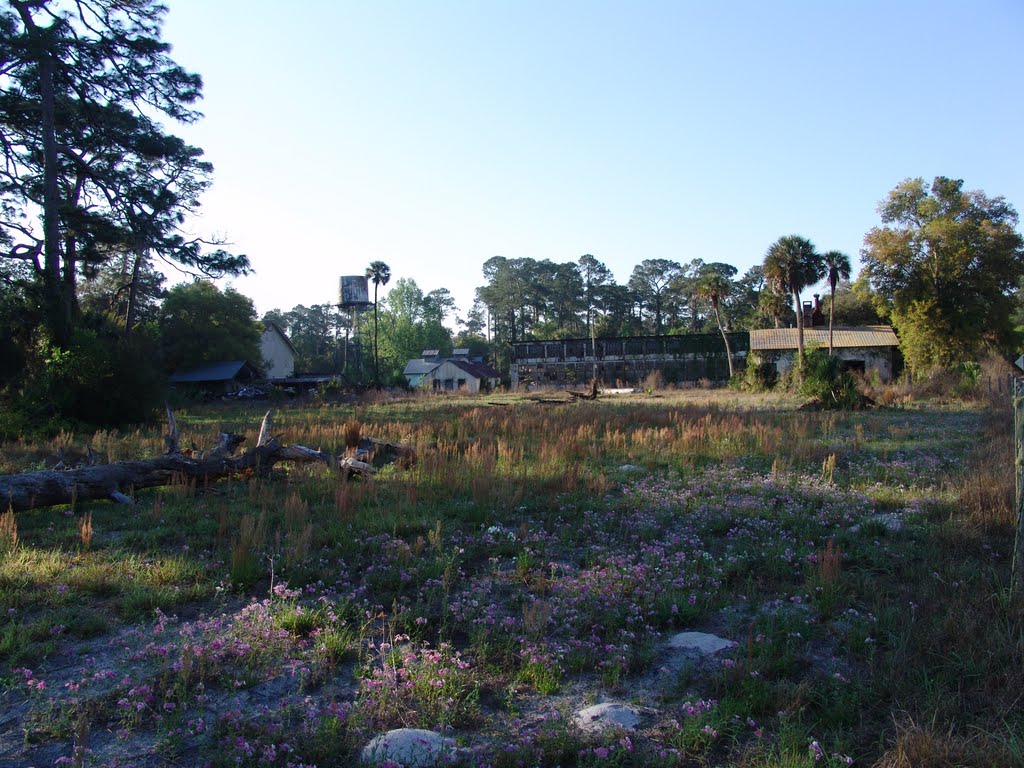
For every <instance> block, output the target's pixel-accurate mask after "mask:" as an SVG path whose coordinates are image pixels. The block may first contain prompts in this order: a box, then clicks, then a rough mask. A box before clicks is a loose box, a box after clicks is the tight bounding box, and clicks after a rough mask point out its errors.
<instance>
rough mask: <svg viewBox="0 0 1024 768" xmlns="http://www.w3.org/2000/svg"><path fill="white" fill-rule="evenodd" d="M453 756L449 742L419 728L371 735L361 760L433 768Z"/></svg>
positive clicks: (416, 767) (453, 751)
mask: <svg viewBox="0 0 1024 768" xmlns="http://www.w3.org/2000/svg"><path fill="white" fill-rule="evenodd" d="M454 756H455V742H454V741H453V740H452V739H446V738H445V737H444V736H442V735H441V734H439V733H434V731H427V730H424V729H422V728H398V729H397V730H394V731H388V732H387V733H382V734H380V735H379V736H374V737H373V739H372V740H371V741H370V743H369V744H367V745H366V746H365V747H363V753H362V756H361V760H362V762H364V763H370V764H375V763H382V762H384V761H385V760H387V761H392V762H395V763H398V764H400V765H402V766H405V768H433V766H436V765H443V764H445V763H447V762H450V761H451V759H452V758H453V757H454Z"/></svg>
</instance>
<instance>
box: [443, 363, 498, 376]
mask: <svg viewBox="0 0 1024 768" xmlns="http://www.w3.org/2000/svg"><path fill="white" fill-rule="evenodd" d="M450 362H451V364H452V365H454V366H455V367H456V368H461V369H462V370H464V371H465V372H466V373H468V374H469V375H470V376H473V377H474V378H477V379H500V378H501V374H500V373H498V372H497V371H496V370H494V369H493V368H491V366H489V365H487V364H486V363H479V362H477V361H476V360H463V359H462V358H459V359H458V360H452V361H450Z"/></svg>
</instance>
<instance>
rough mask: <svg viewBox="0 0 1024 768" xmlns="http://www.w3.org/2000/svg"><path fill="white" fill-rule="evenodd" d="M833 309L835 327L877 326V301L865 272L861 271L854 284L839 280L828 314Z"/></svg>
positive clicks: (878, 320)
mask: <svg viewBox="0 0 1024 768" xmlns="http://www.w3.org/2000/svg"><path fill="white" fill-rule="evenodd" d="M832 307H835V317H836V324H837V325H878V324H879V323H881V322H882V318H881V317H880V316H879V314H878V307H877V301H876V298H875V294H874V291H872V290H871V283H870V282H869V281H868V275H867V272H865V271H863V270H862V271H861V273H860V274H859V275H858V276H857V279H856V280H855V281H854V282H852V283H851V282H849V281H848V280H840V281H839V282H838V283H837V284H836V294H835V296H834V297H833V299H832V301H831V303H830V306H829V312H831V311H832Z"/></svg>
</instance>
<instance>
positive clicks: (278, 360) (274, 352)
mask: <svg viewBox="0 0 1024 768" xmlns="http://www.w3.org/2000/svg"><path fill="white" fill-rule="evenodd" d="M260 354H261V355H263V368H264V373H265V374H266V376H267V378H268V379H284V378H287V377H289V376H292V375H294V374H295V355H294V354H293V353H292V350H291V348H290V347H289V346H288V344H287V343H286V342H285V340H284V339H282V338H281V334H279V333H278V332H277V331H275V330H274V329H273V328H267V330H265V331H264V332H263V335H262V336H261V337H260Z"/></svg>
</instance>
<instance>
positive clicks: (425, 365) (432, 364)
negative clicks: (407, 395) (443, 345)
mask: <svg viewBox="0 0 1024 768" xmlns="http://www.w3.org/2000/svg"><path fill="white" fill-rule="evenodd" d="M439 365H441V363H439V362H438V361H437V360H421V359H420V358H416V359H415V360H410V361H409V362H408V363H406V364H405V370H404V371H402V374H403V375H404V376H423V375H425V374H428V373H430V372H431V371H432V370H434V369H435V368H437V367H438V366H439Z"/></svg>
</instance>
